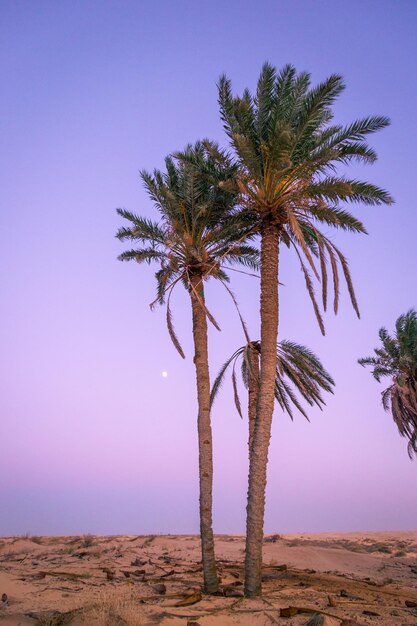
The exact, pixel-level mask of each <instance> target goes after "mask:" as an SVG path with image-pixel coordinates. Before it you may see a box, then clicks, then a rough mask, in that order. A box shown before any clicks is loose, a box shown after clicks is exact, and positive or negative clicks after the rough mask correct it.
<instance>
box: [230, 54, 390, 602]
mask: <svg viewBox="0 0 417 626" xmlns="http://www.w3.org/2000/svg"><path fill="white" fill-rule="evenodd" d="M343 89H344V83H343V80H342V78H341V77H340V76H337V75H333V76H330V77H329V78H327V79H326V80H325V81H324V82H323V83H321V84H319V85H317V86H316V87H313V88H311V87H310V75H309V74H308V73H307V72H301V73H299V74H297V73H296V70H295V68H294V67H292V66H291V65H287V66H285V67H284V68H283V69H282V70H281V71H280V72H277V71H276V70H275V68H274V67H272V66H271V65H269V64H268V63H266V64H265V65H264V66H263V68H262V71H261V74H260V77H259V80H258V86H257V92H256V95H255V96H252V95H251V93H250V92H249V91H248V90H247V89H246V90H245V91H244V92H243V95H242V97H235V96H233V94H232V88H231V82H230V80H228V79H227V78H226V77H225V76H222V77H221V79H220V82H219V104H220V113H221V117H222V120H223V122H224V128H225V130H226V133H227V135H228V137H229V139H230V143H231V146H232V147H233V149H234V152H235V155H236V158H237V161H238V165H239V170H238V176H237V185H238V188H239V192H240V203H241V205H242V207H243V209H242V215H244V216H245V218H246V219H247V221H248V224H250V225H251V226H252V228H253V231H252V232H257V233H259V234H260V237H261V297H260V300H261V302H260V310H261V375H260V380H261V383H260V389H259V398H258V406H257V419H256V425H255V433H254V441H253V446H252V450H251V460H250V470H249V487H248V505H247V522H246V531H247V532H246V557H245V571H246V576H245V593H246V595H248V596H256V595H259V594H260V593H261V568H262V539H263V524H264V511H265V489H266V469H267V459H268V448H269V441H270V436H271V422H272V413H273V408H274V390H275V377H276V358H277V357H276V346H277V336H278V259H279V247H280V243H284V244H286V245H287V246H291V247H292V248H293V249H294V250H295V252H296V253H297V255H298V257H299V259H300V262H301V267H302V269H303V272H304V275H305V279H306V284H307V288H308V290H309V293H310V296H311V298H312V300H313V306H314V308H315V312H316V316H317V317H318V319H319V323H320V325H321V328H322V332H324V328H323V324H322V321H321V316H320V313H319V310H318V306H317V303H316V301H315V298H314V292H313V286H312V281H311V277H310V274H309V269H308V266H309V268H310V270H311V271H313V273H314V274H315V275H316V276H317V277H319V271H318V270H317V269H316V263H315V259H314V254H312V249H315V251H316V255H317V257H318V258H319V268H320V272H321V275H322V290H323V306H324V308H325V306H326V294H327V271H326V261H327V259H330V264H331V271H332V272H333V280H334V287H335V310H337V295H336V294H338V277H337V272H336V266H337V261H340V264H341V266H342V269H343V272H344V274H345V278H346V280H347V284H348V289H349V293H350V297H351V300H352V304H353V306H354V307H355V309H356V311H357V312H358V308H357V303H356V298H355V295H354V291H353V286H352V281H351V279H350V276H349V271H348V267H347V262H346V259H345V258H344V257H343V255H342V254H341V253H340V251H339V250H338V249H336V248H335V247H332V245H331V242H330V241H329V239H328V238H327V237H325V236H324V234H323V233H322V232H321V231H320V230H319V229H318V226H320V225H322V226H330V227H334V228H341V229H344V230H348V231H353V232H365V228H364V226H363V224H362V223H361V222H360V221H359V220H357V219H356V218H354V217H353V216H352V215H351V214H350V213H349V212H348V211H346V210H345V209H343V208H341V206H340V204H341V203H342V202H362V203H364V204H368V205H378V204H389V203H391V202H392V199H391V197H390V196H389V194H388V193H387V192H386V191H384V190H382V189H380V188H378V187H376V186H374V185H372V184H369V183H367V182H361V181H358V180H352V179H349V178H348V177H346V176H344V175H338V174H337V168H338V166H340V165H343V166H346V165H349V164H350V163H351V162H352V161H362V162H365V163H372V162H374V161H375V159H376V153H375V151H374V150H373V149H372V148H371V147H370V146H369V145H368V144H367V142H366V137H367V135H369V134H370V133H374V132H376V131H378V130H379V129H381V128H384V127H385V126H387V125H388V124H389V120H388V119H387V118H386V117H382V116H377V117H367V118H365V119H362V120H356V121H354V122H352V123H351V124H349V125H348V126H345V127H343V126H340V125H336V124H332V123H331V121H332V118H333V112H332V104H333V103H334V101H335V100H336V98H337V97H338V96H339V95H340V93H341V92H342V91H343Z"/></svg>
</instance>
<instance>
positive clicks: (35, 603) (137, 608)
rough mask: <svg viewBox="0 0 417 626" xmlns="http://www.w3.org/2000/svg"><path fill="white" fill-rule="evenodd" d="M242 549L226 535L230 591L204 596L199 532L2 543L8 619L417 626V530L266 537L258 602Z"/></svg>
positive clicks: (126, 625) (220, 546) (98, 624)
mask: <svg viewBox="0 0 417 626" xmlns="http://www.w3.org/2000/svg"><path fill="white" fill-rule="evenodd" d="M243 553H244V539H243V537H240V536H225V535H221V536H217V537H216V554H217V558H218V563H219V574H220V576H221V587H222V595H221V596H218V597H205V596H202V595H201V582H202V574H201V567H200V554H199V541H198V538H197V537H195V536H186V535H181V536H174V535H169V536H117V537H116V536H112V537H99V536H94V537H93V536H90V535H88V536H80V537H4V538H0V596H1V594H6V596H7V599H5V600H4V601H3V602H0V626H18V625H20V626H29V625H31V626H34V625H36V624H37V625H38V626H64V625H66V624H69V625H71V626H145V625H147V624H149V625H156V624H160V625H162V626H176V625H177V624H178V625H183V626H185V625H187V624H188V626H196V625H200V626H212V625H216V626H221V625H224V626H229V625H238V624H241V625H243V626H249V625H252V624H253V625H256V626H262V625H268V626H270V625H271V624H288V625H291V626H301V625H307V624H309V623H310V624H315V625H317V626H319V625H320V624H322V625H327V626H338V625H342V626H353V624H361V625H363V626H365V625H370V624H386V625H390V626H391V625H396V624H398V625H401V626H402V625H404V626H405V625H408V624H410V625H411V624H414V625H416V624H417V532H408V533H405V532H401V533H400V532H392V533H345V534H319V535H309V534H304V535H285V536H279V535H272V536H268V537H266V539H265V544H264V561H265V568H264V592H265V593H264V596H263V598H262V599H256V600H249V599H245V598H243V594H242V587H243V586H242V581H243V571H242V561H243ZM3 598H5V596H3ZM413 603H414V604H415V607H414V606H412V605H413ZM289 607H295V608H293V610H289V611H285V609H289ZM297 608H298V611H297ZM286 613H288V614H290V616H289V617H286V616H285V614H286ZM291 613H292V615H291ZM349 620H351V621H349Z"/></svg>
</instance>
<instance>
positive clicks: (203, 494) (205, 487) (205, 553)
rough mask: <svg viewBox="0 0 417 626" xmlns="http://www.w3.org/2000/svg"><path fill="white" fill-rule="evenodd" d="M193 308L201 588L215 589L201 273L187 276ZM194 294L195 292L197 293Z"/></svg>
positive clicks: (210, 444) (211, 457)
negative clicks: (202, 582)
mask: <svg viewBox="0 0 417 626" xmlns="http://www.w3.org/2000/svg"><path fill="white" fill-rule="evenodd" d="M190 281H191V289H190V297H191V306H192V312H193V336H194V364H195V370H196V377H197V398H198V422H197V427H198V451H199V458H198V462H199V480H200V536H201V554H202V562H203V575H204V591H205V592H206V593H215V592H216V591H218V588H219V583H218V579H217V570H216V559H215V555H214V538H213V519H212V508H213V440H212V432H211V421H210V376H209V366H208V347H207V318H206V314H205V312H204V309H203V307H202V306H201V303H200V302H199V298H200V299H201V301H203V302H204V286H203V280H202V278H201V276H198V275H194V276H192V277H191V279H190ZM197 294H198V295H197Z"/></svg>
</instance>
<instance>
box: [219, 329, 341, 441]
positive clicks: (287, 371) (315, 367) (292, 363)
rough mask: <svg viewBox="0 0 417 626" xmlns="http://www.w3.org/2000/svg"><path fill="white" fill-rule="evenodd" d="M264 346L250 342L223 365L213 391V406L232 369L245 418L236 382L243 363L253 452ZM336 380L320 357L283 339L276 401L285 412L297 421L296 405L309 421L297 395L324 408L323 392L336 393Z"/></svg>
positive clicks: (276, 384) (276, 386) (233, 381)
mask: <svg viewBox="0 0 417 626" xmlns="http://www.w3.org/2000/svg"><path fill="white" fill-rule="evenodd" d="M260 356H261V344H260V342H259V341H248V343H247V344H246V345H244V346H242V347H241V348H238V350H236V352H234V353H233V354H232V356H231V357H230V358H229V359H228V360H227V361H226V362H225V363H224V364H223V366H222V367H221V369H220V371H219V373H218V375H217V378H216V380H215V381H214V384H213V388H212V390H211V403H212V404H213V402H214V400H215V398H216V396H217V394H218V392H219V390H220V387H221V385H222V383H223V381H224V377H225V374H226V371H227V369H228V368H229V367H230V366H232V384H233V393H234V399H235V405H236V409H237V411H238V413H239V415H240V417H242V408H241V402H240V398H239V394H238V388H237V381H236V365H237V362H238V360H239V359H240V360H241V373H242V379H243V383H244V385H245V387H246V389H247V390H248V421H249V450H250V449H251V447H252V442H253V435H254V432H255V420H256V405H257V401H258V391H259V361H260ZM333 386H334V381H333V379H332V377H331V376H330V374H329V373H328V372H327V371H326V370H325V369H324V367H323V365H322V363H321V362H320V360H319V359H318V357H317V356H316V355H315V354H314V353H313V352H312V351H311V350H309V349H308V348H306V347H305V346H302V345H300V344H298V343H294V342H293V341H288V340H283V341H281V342H280V343H279V344H278V346H277V367H276V376H275V399H276V401H277V402H278V404H279V406H280V407H281V409H282V410H283V412H284V413H287V414H288V415H289V416H290V418H291V419H293V410H292V406H291V405H293V406H294V407H295V408H296V409H298V411H300V413H301V414H302V415H304V417H305V418H306V419H307V420H308V416H307V413H306V411H305V409H304V408H303V406H302V404H301V403H300V399H299V397H297V393H298V394H299V395H300V396H301V397H302V398H304V400H305V401H306V402H307V403H308V404H309V405H310V406H313V405H316V406H318V407H319V408H320V409H322V408H323V406H324V405H325V402H324V400H323V397H322V395H321V391H322V390H324V391H329V392H330V393H333Z"/></svg>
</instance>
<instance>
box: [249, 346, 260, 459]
mask: <svg viewBox="0 0 417 626" xmlns="http://www.w3.org/2000/svg"><path fill="white" fill-rule="evenodd" d="M249 360H250V362H249V365H250V367H249V368H248V369H249V375H248V379H249V380H248V383H249V384H248V387H249V394H248V417H249V458H250V451H251V449H252V443H253V435H254V432H255V421H256V407H257V404H258V393H259V352H258V350H257V349H256V348H255V347H254V346H253V344H252V343H250V344H249Z"/></svg>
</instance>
